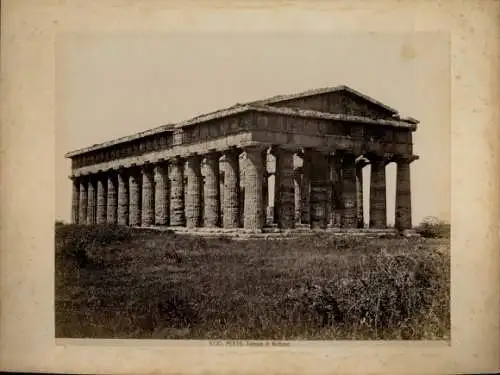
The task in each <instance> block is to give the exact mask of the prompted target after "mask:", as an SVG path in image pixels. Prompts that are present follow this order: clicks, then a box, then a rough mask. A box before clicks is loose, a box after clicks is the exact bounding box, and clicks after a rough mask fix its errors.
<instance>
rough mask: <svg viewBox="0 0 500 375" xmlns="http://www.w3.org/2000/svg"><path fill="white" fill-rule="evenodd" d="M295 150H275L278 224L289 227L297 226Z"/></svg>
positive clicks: (280, 148) (284, 227)
mask: <svg viewBox="0 0 500 375" xmlns="http://www.w3.org/2000/svg"><path fill="white" fill-rule="evenodd" d="M293 155H294V151H292V150H290V149H287V148H283V147H279V148H277V149H276V150H275V156H276V175H277V176H279V177H278V186H277V199H276V201H277V202H278V215H277V216H278V225H279V227H280V228H283V229H288V228H293V227H294V226H295V193H294V176H293V174H294V170H293Z"/></svg>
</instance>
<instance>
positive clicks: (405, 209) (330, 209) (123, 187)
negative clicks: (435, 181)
mask: <svg viewBox="0 0 500 375" xmlns="http://www.w3.org/2000/svg"><path fill="white" fill-rule="evenodd" d="M297 160H299V161H300V162H299V163H297ZM413 160H414V157H413V156H403V155H401V156H398V155H395V156H391V157H390V158H389V157H380V156H377V155H354V154H351V153H348V152H333V151H331V150H318V149H310V148H309V149H297V148H291V147H287V146H272V147H267V146H261V145H256V146H249V147H244V148H231V149H227V150H225V151H216V150H212V151H209V152H207V153H206V154H191V155H183V156H180V155H179V156H176V157H174V158H171V159H168V160H161V161H159V162H155V163H146V164H143V165H133V166H131V167H129V168H117V169H112V170H107V171H102V172H99V173H97V174H92V175H82V176H73V177H72V180H73V195H72V222H73V223H76V224H99V223H110V224H119V225H129V226H146V227H147V226H171V227H179V226H182V227H188V228H197V227H208V228H218V227H219V228H227V229H232V228H240V227H243V228H245V229H249V230H261V229H262V228H264V227H277V228H281V229H292V228H295V227H309V228H312V229H316V228H322V229H324V228H335V227H339V228H360V227H364V226H366V224H368V226H369V227H370V228H381V229H382V228H386V227H387V213H386V211H387V192H386V191H387V189H386V165H387V164H388V163H390V162H395V163H396V165H397V167H396V168H397V172H396V198H395V226H396V228H398V229H410V228H411V226H412V223H411V186H410V163H411V162H412V161H413ZM367 165H370V167H371V173H370V193H369V212H370V220H369V223H365V222H364V220H363V210H364V207H363V188H362V186H363V173H362V170H363V168H364V167H365V166H367ZM271 187H273V188H274V191H270V188H271Z"/></svg>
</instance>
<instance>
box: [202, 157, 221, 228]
mask: <svg viewBox="0 0 500 375" xmlns="http://www.w3.org/2000/svg"><path fill="white" fill-rule="evenodd" d="M219 157H220V154H219V153H217V152H211V153H209V154H208V155H207V156H206V157H205V185H204V186H203V189H204V192H203V198H204V202H203V203H204V209H203V214H204V218H203V224H204V226H205V227H217V226H218V225H219V223H220V220H219V217H220V212H219V210H220V190H219V188H220V183H219V175H220V171H219Z"/></svg>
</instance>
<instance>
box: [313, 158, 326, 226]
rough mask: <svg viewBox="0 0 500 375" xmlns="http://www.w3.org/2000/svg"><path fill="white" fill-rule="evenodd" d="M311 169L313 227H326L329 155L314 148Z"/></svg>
mask: <svg viewBox="0 0 500 375" xmlns="http://www.w3.org/2000/svg"><path fill="white" fill-rule="evenodd" d="M312 165H313V168H312V171H311V197H310V200H311V228H326V226H327V212H328V209H327V202H328V196H327V195H328V186H327V185H328V184H329V183H330V181H329V178H328V177H329V176H328V155H327V154H325V153H323V152H320V151H317V150H313V151H312Z"/></svg>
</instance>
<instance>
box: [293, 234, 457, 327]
mask: <svg viewBox="0 0 500 375" xmlns="http://www.w3.org/2000/svg"><path fill="white" fill-rule="evenodd" d="M414 246H415V250H417V251H415V252H409V251H407V250H403V251H397V252H396V253H392V252H391V253H389V252H387V251H385V250H381V251H379V252H372V253H367V254H365V255H363V256H362V257H360V258H359V261H358V262H356V263H346V264H345V265H343V266H342V270H343V272H342V273H340V274H338V275H336V277H334V278H330V279H325V280H317V281H315V282H313V281H311V280H308V281H306V282H305V283H304V284H303V285H301V286H299V287H298V288H294V289H291V290H290V291H289V293H288V295H287V296H286V298H285V301H284V302H285V304H286V307H284V308H286V309H288V311H294V312H295V316H294V317H292V319H295V320H297V319H303V317H304V316H308V317H310V318H312V319H313V320H316V321H317V322H319V323H320V324H322V325H323V326H324V325H327V324H330V325H331V324H341V325H345V326H351V327H353V326H360V327H365V328H367V329H371V330H374V331H375V332H377V331H378V332H380V331H383V330H384V329H387V328H391V329H393V328H396V327H399V328H403V327H405V326H407V325H411V323H413V324H414V323H415V321H416V320H417V319H419V318H422V317H425V315H426V314H427V313H428V312H429V311H430V310H431V308H432V307H433V306H434V305H433V304H434V302H435V301H436V299H441V300H443V299H444V300H446V298H442V295H441V294H442V293H446V290H443V288H442V287H441V286H442V285H445V286H446V285H448V283H449V271H447V270H448V269H449V266H448V261H447V257H446V255H445V254H443V253H438V252H435V251H433V250H430V249H423V248H419V246H418V243H417V242H415V244H414ZM444 289H446V287H445V288H444ZM443 303H446V301H444V302H443ZM292 315H293V314H292ZM299 317H301V318H299Z"/></svg>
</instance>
